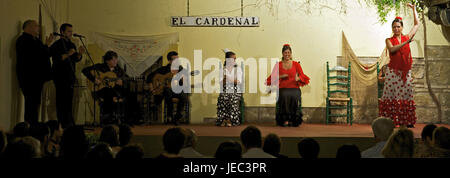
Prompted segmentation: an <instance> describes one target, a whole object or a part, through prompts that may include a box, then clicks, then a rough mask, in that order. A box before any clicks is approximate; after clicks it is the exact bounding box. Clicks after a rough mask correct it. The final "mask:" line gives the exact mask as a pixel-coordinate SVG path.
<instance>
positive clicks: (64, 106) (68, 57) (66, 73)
mask: <svg viewBox="0 0 450 178" xmlns="http://www.w3.org/2000/svg"><path fill="white" fill-rule="evenodd" d="M59 31H60V33H61V35H62V36H61V38H60V39H59V40H58V41H56V42H55V43H53V45H52V46H51V47H50V51H51V53H52V60H53V68H52V69H53V82H54V83H55V89H56V114H57V117H58V121H59V122H60V123H61V126H62V127H63V128H67V127H70V126H72V125H74V124H75V122H74V119H73V114H72V102H73V101H72V100H73V88H74V85H75V83H76V81H77V80H76V77H75V66H76V63H77V62H79V61H81V59H82V54H83V53H84V48H83V47H80V48H79V51H78V52H77V47H76V46H75V44H74V43H73V42H72V40H73V39H72V35H73V27H72V25H71V24H67V23H65V24H62V25H61V27H60V29H59Z"/></svg>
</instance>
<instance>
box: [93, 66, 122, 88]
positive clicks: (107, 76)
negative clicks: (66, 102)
mask: <svg viewBox="0 0 450 178" xmlns="http://www.w3.org/2000/svg"><path fill="white" fill-rule="evenodd" d="M91 74H92V75H93V76H94V77H95V78H96V79H98V80H100V81H101V83H100V84H95V82H89V89H90V90H91V91H95V92H96V91H99V90H101V89H103V88H114V87H115V86H116V82H117V81H118V80H121V78H118V77H117V74H116V73H114V72H111V71H109V72H97V71H95V70H92V71H91ZM94 86H95V87H94Z"/></svg>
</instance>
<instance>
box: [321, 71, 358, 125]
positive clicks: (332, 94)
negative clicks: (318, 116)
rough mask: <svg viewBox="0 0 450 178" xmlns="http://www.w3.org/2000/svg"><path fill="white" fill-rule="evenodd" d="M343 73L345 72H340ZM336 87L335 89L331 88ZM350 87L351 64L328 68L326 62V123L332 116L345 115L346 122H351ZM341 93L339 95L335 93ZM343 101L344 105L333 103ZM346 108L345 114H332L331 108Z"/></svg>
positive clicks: (330, 120) (351, 101)
mask: <svg viewBox="0 0 450 178" xmlns="http://www.w3.org/2000/svg"><path fill="white" fill-rule="evenodd" d="M342 73H345V74H342ZM331 87H336V89H334V90H333V89H331ZM350 89H351V64H350V62H349V64H348V68H345V67H342V66H336V67H334V68H332V69H330V67H329V64H328V62H327V98H326V119H325V122H326V124H328V123H330V122H332V118H336V117H346V118H347V124H350V125H352V124H353V104H352V103H353V100H352V97H351V96H350ZM339 93H342V94H341V95H336V94H339ZM335 102H339V103H342V102H344V103H345V105H335V104H333V103H335ZM343 109H346V114H332V113H331V110H343Z"/></svg>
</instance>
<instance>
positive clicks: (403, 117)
mask: <svg viewBox="0 0 450 178" xmlns="http://www.w3.org/2000/svg"><path fill="white" fill-rule="evenodd" d="M408 6H409V7H411V8H412V9H413V14H414V27H413V29H412V30H411V31H410V32H409V34H407V35H403V34H402V31H403V20H402V18H401V17H396V18H395V20H394V21H393V22H392V31H393V33H394V36H392V37H391V38H388V39H386V46H387V48H388V50H389V55H390V61H389V64H388V67H387V69H386V76H385V83H384V89H383V97H382V98H381V100H380V101H379V105H378V107H379V115H380V116H384V117H389V118H391V119H392V120H393V121H394V124H395V125H396V126H402V125H406V126H407V127H414V124H415V123H416V120H417V117H416V112H415V110H416V108H415V103H414V100H413V86H412V77H411V67H412V62H413V61H412V56H411V48H410V46H409V43H411V41H412V39H413V38H414V35H415V34H416V32H417V30H418V28H419V20H418V18H417V14H416V8H415V6H414V5H411V4H408Z"/></svg>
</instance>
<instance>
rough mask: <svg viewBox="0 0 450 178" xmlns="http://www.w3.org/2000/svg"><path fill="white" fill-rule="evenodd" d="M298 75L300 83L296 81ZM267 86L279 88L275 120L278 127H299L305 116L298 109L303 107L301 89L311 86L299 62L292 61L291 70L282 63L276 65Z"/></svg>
mask: <svg viewBox="0 0 450 178" xmlns="http://www.w3.org/2000/svg"><path fill="white" fill-rule="evenodd" d="M284 74H287V75H288V77H286V78H283V79H280V78H279V76H281V75H284ZM296 75H298V77H299V78H300V81H296V80H295V76H296ZM266 84H267V85H272V86H277V87H278V89H279V90H278V96H277V98H278V99H277V105H278V107H279V109H277V112H276V116H275V119H276V121H277V125H279V126H285V125H284V124H283V123H285V122H286V121H288V122H289V125H290V126H294V127H297V126H299V125H301V124H302V122H303V119H302V116H303V114H302V113H301V112H300V111H299V109H298V107H299V106H300V105H301V102H302V99H301V97H302V96H301V95H302V93H301V90H300V87H302V86H305V85H308V84H309V77H308V76H306V75H305V74H304V73H303V69H302V67H301V66H300V64H299V63H298V62H295V61H292V67H291V68H290V69H284V68H283V65H282V62H279V63H277V64H276V65H275V67H274V68H273V70H272V74H271V75H270V76H269V77H268V78H267V80H266Z"/></svg>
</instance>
